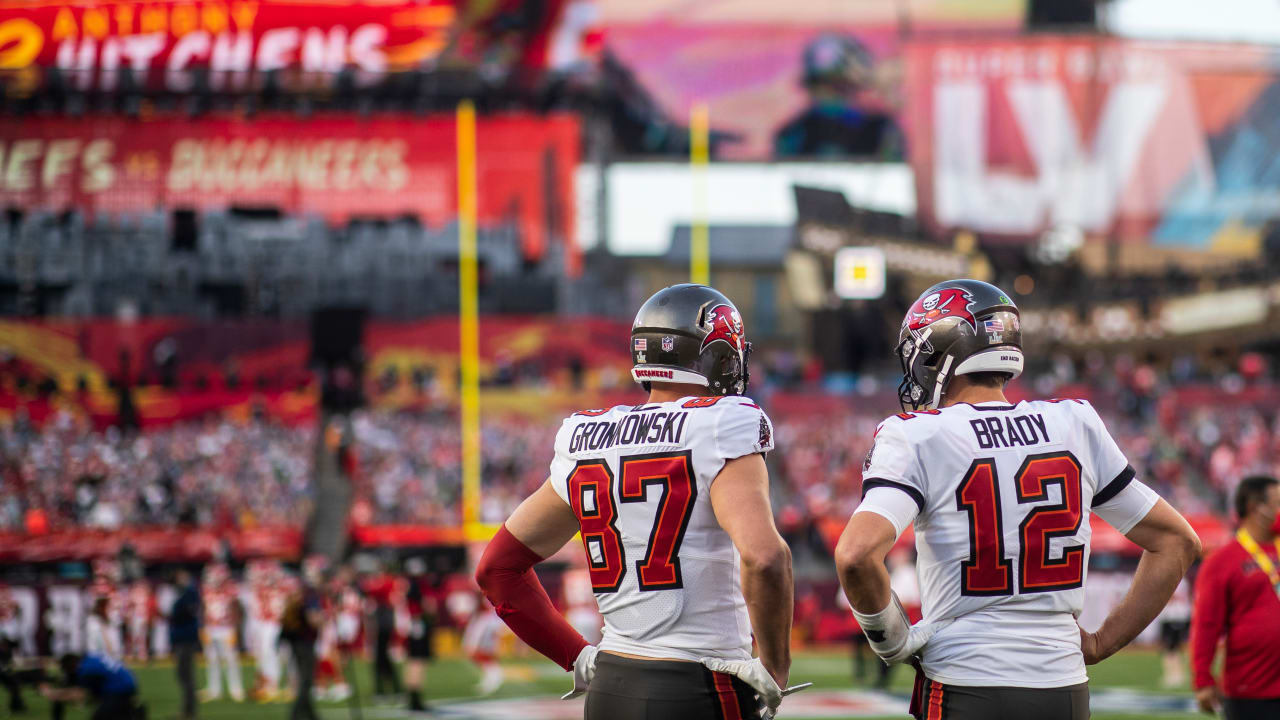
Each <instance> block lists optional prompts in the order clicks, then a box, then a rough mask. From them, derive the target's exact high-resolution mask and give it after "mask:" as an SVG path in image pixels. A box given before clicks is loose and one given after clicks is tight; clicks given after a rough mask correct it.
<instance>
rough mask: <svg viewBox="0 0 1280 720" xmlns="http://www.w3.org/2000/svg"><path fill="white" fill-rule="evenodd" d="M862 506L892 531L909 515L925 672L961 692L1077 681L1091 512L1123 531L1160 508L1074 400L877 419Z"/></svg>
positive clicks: (1092, 415) (1081, 670)
mask: <svg viewBox="0 0 1280 720" xmlns="http://www.w3.org/2000/svg"><path fill="white" fill-rule="evenodd" d="M862 487H863V502H862V504H861V505H859V507H858V509H857V511H856V512H875V513H877V514H879V515H882V516H884V517H885V518H887V519H888V520H889V521H890V522H892V523H893V524H894V528H895V530H896V531H897V532H898V534H899V535H900V534H901V533H902V531H903V530H904V529H905V528H906V526H907V525H908V524H910V523H911V522H912V521H913V520H914V522H915V528H916V550H917V553H918V558H917V565H916V572H917V573H918V575H919V580H920V588H921V601H922V605H923V608H922V609H923V613H924V622H939V621H946V620H952V621H953V622H951V623H950V624H948V625H947V626H946V627H944V628H943V629H941V630H940V631H939V632H938V633H937V635H935V636H934V638H933V639H932V640H931V641H930V642H929V644H928V645H926V646H925V649H924V654H923V661H924V662H923V664H924V670H925V674H926V675H927V676H928V677H929V678H930V679H932V680H935V681H937V682H940V683H944V684H949V685H959V686H1009V687H1032V688H1044V687H1063V686H1067V685H1073V684H1077V683H1082V682H1086V681H1087V680H1088V677H1087V675H1086V673H1085V667H1084V659H1083V656H1082V655H1081V653H1080V637H1079V630H1078V629H1077V627H1076V621H1075V618H1076V617H1077V616H1078V615H1079V614H1080V611H1081V609H1082V608H1083V605H1084V583H1085V576H1086V574H1087V571H1088V567H1089V538H1090V526H1089V514H1090V513H1091V512H1094V513H1097V514H1098V515H1099V516H1100V517H1102V519H1103V520H1105V521H1106V522H1107V523H1109V524H1110V525H1112V526H1113V527H1115V528H1116V529H1117V530H1119V531H1120V532H1122V533H1127V532H1128V531H1129V530H1131V529H1132V528H1133V526H1134V525H1136V524H1137V523H1138V522H1139V521H1140V520H1141V519H1142V518H1143V517H1145V516H1146V514H1147V512H1148V511H1150V510H1151V508H1152V507H1153V506H1154V505H1155V503H1156V502H1157V501H1158V499H1159V498H1158V496H1157V495H1156V494H1155V493H1154V492H1152V491H1151V490H1150V489H1148V488H1147V487H1146V486H1145V485H1143V484H1142V483H1141V482H1138V481H1136V480H1134V471H1133V468H1132V467H1130V466H1129V464H1128V462H1127V461H1126V460H1125V457H1124V454H1123V453H1122V452H1121V451H1120V448H1119V447H1118V446H1117V445H1116V443H1115V440H1113V439H1112V438H1111V435H1110V434H1109V433H1108V432H1107V430H1106V428H1105V427H1104V426H1103V424H1102V420H1101V419H1100V418H1099V417H1098V414H1097V412H1095V411H1094V409H1093V407H1092V406H1091V405H1089V404H1088V403H1086V402H1084V401H1081V400H1065V401H1036V402H1021V403H1018V404H1017V405H1007V404H1004V403H982V404H979V405H969V404H965V403H961V404H958V405H952V406H949V407H946V408H943V409H941V410H927V411H924V412H916V413H902V414H900V415H895V416H893V417H890V418H888V419H887V420H885V421H884V422H883V423H882V424H881V425H880V427H879V429H878V430H877V431H876V436H875V441H874V444H873V445H872V448H871V452H870V453H869V454H868V456H867V462H866V465H865V467H864V469H863V481H862Z"/></svg>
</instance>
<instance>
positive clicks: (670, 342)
mask: <svg viewBox="0 0 1280 720" xmlns="http://www.w3.org/2000/svg"><path fill="white" fill-rule="evenodd" d="M675 349H676V339H675V338H673V337H671V336H670V335H666V336H664V337H663V338H662V352H671V351H673V350H675Z"/></svg>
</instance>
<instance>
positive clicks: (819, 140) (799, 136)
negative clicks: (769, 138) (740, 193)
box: [774, 33, 902, 158]
mask: <svg viewBox="0 0 1280 720" xmlns="http://www.w3.org/2000/svg"><path fill="white" fill-rule="evenodd" d="M802 62H803V63H804V79H803V84H804V89H805V92H806V93H807V94H808V96H809V99H808V105H807V106H806V107H805V108H804V110H802V111H801V112H800V114H799V115H797V116H796V117H794V118H792V119H791V120H788V121H787V123H786V124H785V125H783V126H782V127H781V128H780V129H779V130H778V132H777V135H775V136H774V154H775V155H776V156H777V157H780V158H792V157H882V158H888V157H901V155H902V148H901V140H900V134H899V132H898V129H897V124H896V123H895V122H894V120H893V117H892V116H890V115H888V114H887V113H884V112H882V111H880V110H877V109H875V108H874V107H872V106H871V105H869V104H868V103H867V97H866V95H867V93H868V92H869V91H870V90H872V89H873V86H874V80H875V69H876V68H875V61H874V60H873V59H872V57H871V53H869V52H868V51H867V48H866V47H865V46H864V45H863V44H862V43H861V42H859V41H858V39H857V38H855V37H853V36H851V35H844V34H839V33H826V34H823V35H819V36H818V37H816V38H814V39H813V41H812V42H810V43H809V45H808V46H807V47H805V49H804V57H803V59H802Z"/></svg>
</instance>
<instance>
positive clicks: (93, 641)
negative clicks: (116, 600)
mask: <svg viewBox="0 0 1280 720" xmlns="http://www.w3.org/2000/svg"><path fill="white" fill-rule="evenodd" d="M109 604H110V600H108V599H107V598H106V597H102V596H99V597H97V598H95V599H94V601H93V608H92V609H91V610H90V611H89V617H88V618H86V619H85V623H84V647H85V651H86V652H88V653H89V654H91V655H97V656H100V657H105V658H110V659H111V660H114V661H116V662H120V661H121V660H123V659H124V653H123V652H122V650H123V649H122V648H121V647H120V644H119V637H118V636H117V635H116V633H115V632H113V628H112V627H111V620H110V619H109V618H108V617H107V612H108V611H107V607H108V605H109Z"/></svg>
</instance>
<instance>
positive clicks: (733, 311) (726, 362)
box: [631, 283, 751, 395]
mask: <svg viewBox="0 0 1280 720" xmlns="http://www.w3.org/2000/svg"><path fill="white" fill-rule="evenodd" d="M750 355H751V343H749V342H747V335H746V332H745V330H744V328H743V326H742V315H741V314H739V313H738V308H736V307H734V305H733V303H732V302H731V301H730V300H729V298H727V297H725V296H724V295H723V294H721V293H720V291H718V290H716V289H714V288H710V287H707V286H706V285H694V284H690V283H686V284H682V285H672V286H671V287H666V288H663V289H661V290H659V291H658V292H656V293H654V294H653V297H650V298H649V299H648V300H646V301H645V303H644V305H641V306H640V311H639V312H637V313H636V319H635V322H634V323H632V325H631V361H632V368H631V377H632V378H633V379H634V380H635V381H636V382H638V383H640V384H641V385H642V386H643V387H644V389H645V390H646V391H647V390H648V389H649V387H650V383H651V382H670V383H688V384H691V385H702V386H704V387H706V388H707V394H708V395H741V394H743V393H745V392H746V391H747V383H748V382H749V381H750V379H751V378H750V374H749V373H748V372H747V358H748V357H749V356H750Z"/></svg>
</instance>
